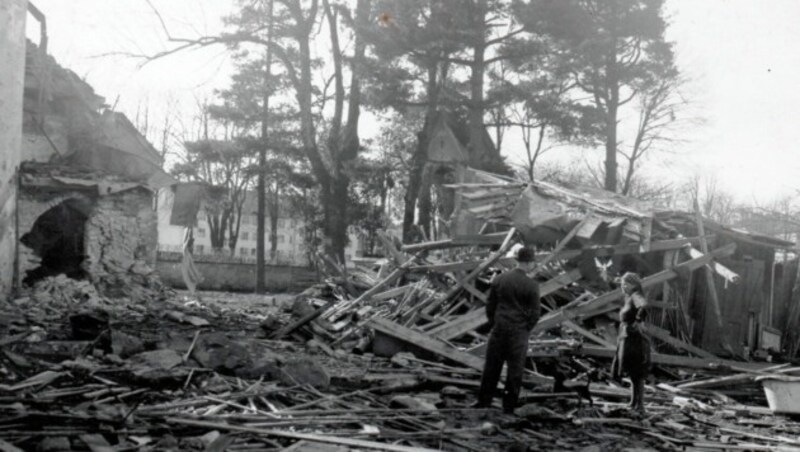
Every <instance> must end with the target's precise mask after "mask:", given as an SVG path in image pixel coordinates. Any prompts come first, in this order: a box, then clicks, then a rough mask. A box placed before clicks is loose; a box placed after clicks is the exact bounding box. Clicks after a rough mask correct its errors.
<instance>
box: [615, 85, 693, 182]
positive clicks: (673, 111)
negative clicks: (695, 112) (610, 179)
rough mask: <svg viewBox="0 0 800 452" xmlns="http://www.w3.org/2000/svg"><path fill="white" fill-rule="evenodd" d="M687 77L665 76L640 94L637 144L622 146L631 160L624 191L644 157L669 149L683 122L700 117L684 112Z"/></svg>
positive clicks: (634, 140)
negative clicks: (626, 148)
mask: <svg viewBox="0 0 800 452" xmlns="http://www.w3.org/2000/svg"><path fill="white" fill-rule="evenodd" d="M685 85H686V79H685V78H683V77H679V76H677V75H675V76H670V77H665V78H662V79H660V80H658V81H657V82H655V84H653V85H652V86H649V87H646V88H642V89H641V91H640V94H639V95H638V124H637V127H636V134H635V136H634V138H633V144H632V145H631V146H630V148H629V149H628V150H625V149H624V147H623V146H619V148H618V150H617V153H618V154H620V155H621V156H623V157H624V158H625V160H626V162H627V170H626V172H625V178H624V179H623V182H622V189H621V190H620V192H621V193H622V194H625V195H627V194H629V193H630V191H631V185H632V183H633V180H634V176H635V174H636V171H637V170H638V169H639V167H640V166H641V162H642V159H643V158H644V157H645V156H647V155H649V154H652V153H653V152H655V151H665V150H667V148H668V147H671V146H674V145H675V144H677V143H678V142H680V141H681V140H680V139H679V138H678V137H677V133H676V132H679V131H680V128H681V126H682V125H684V124H686V123H687V122H693V123H696V122H697V121H696V120H694V119H692V118H689V117H688V115H687V116H683V115H684V113H686V112H687V107H688V106H689V101H688V100H687V98H686V96H684V94H683V87H684V86H685Z"/></svg>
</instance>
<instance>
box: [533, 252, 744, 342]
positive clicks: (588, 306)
mask: <svg viewBox="0 0 800 452" xmlns="http://www.w3.org/2000/svg"><path fill="white" fill-rule="evenodd" d="M735 250H736V244H735V243H730V244H728V245H726V246H723V247H722V248H718V249H716V250H714V251H713V252H711V253H709V254H705V255H703V256H702V257H699V258H697V259H692V260H688V261H686V262H681V263H680V264H678V265H676V266H675V267H673V268H670V269H667V270H662V271H660V272H658V273H656V274H654V275H650V276H648V277H646V278H644V279H642V287H643V288H645V289H646V288H648V287H651V286H654V285H656V284H661V283H663V282H665V281H669V280H671V279H675V278H677V277H678V276H679V275H680V274H681V273H684V272H691V271H694V270H696V269H698V268H700V267H702V266H704V265H705V264H707V263H709V262H711V259H713V258H715V257H720V256H729V255H731V254H733V252H734V251H735ZM621 298H622V290H621V289H615V290H612V291H610V292H606V293H604V294H603V295H600V296H599V297H595V298H593V299H591V300H589V301H586V302H584V303H582V304H580V305H578V306H572V307H568V309H565V308H561V309H559V310H558V311H553V312H550V313H548V314H546V315H544V316H542V318H541V319H539V322H538V323H537V324H536V326H534V327H533V332H534V333H538V332H542V331H547V330H549V329H550V328H554V327H556V326H558V325H559V324H561V322H563V321H564V320H567V319H573V318H575V317H578V316H581V315H585V314H588V313H591V312H592V311H598V310H600V311H601V312H606V310H607V309H606V308H607V307H608V306H609V305H610V304H611V303H613V302H615V301H617V300H619V299H621Z"/></svg>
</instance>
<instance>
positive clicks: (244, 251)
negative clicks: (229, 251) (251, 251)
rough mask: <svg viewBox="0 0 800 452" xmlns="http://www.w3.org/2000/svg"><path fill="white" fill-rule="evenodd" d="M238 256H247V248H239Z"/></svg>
mask: <svg viewBox="0 0 800 452" xmlns="http://www.w3.org/2000/svg"><path fill="white" fill-rule="evenodd" d="M239 256H247V248H239Z"/></svg>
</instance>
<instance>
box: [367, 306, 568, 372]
mask: <svg viewBox="0 0 800 452" xmlns="http://www.w3.org/2000/svg"><path fill="white" fill-rule="evenodd" d="M367 325H368V326H369V327H371V328H372V329H374V330H375V331H378V332H380V333H383V334H385V335H387V336H390V337H393V338H395V339H399V340H401V341H403V342H407V343H409V344H412V345H415V346H417V347H419V348H421V349H423V350H425V351H428V352H431V353H434V354H436V355H437V356H441V357H442V358H445V359H448V360H450V361H455V362H457V363H459V364H461V365H463V366H466V367H469V368H471V369H476V370H479V371H483V364H484V359H483V358H481V357H479V356H475V355H472V354H470V353H467V352H464V351H461V350H459V349H457V348H455V347H453V346H452V345H449V344H447V343H445V342H444V341H441V340H439V339H435V338H433V337H430V336H429V335H427V334H423V333H420V332H418V331H414V330H412V329H410V328H406V327H404V326H402V325H398V324H396V323H394V322H392V321H391V320H387V319H384V318H381V317H375V318H373V319H372V320H370V321H369V323H368V324H367ZM528 377H532V378H534V379H535V380H536V381H535V383H537V384H549V383H552V379H551V378H546V377H543V376H541V375H537V374H533V375H531V374H530V373H529V374H528Z"/></svg>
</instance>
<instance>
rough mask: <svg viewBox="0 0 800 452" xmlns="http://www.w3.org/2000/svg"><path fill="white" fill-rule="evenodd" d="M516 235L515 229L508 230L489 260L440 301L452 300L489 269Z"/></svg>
mask: <svg viewBox="0 0 800 452" xmlns="http://www.w3.org/2000/svg"><path fill="white" fill-rule="evenodd" d="M516 233H517V228H511V229H509V231H508V233H507V234H506V238H505V240H504V241H503V244H502V245H500V248H499V249H498V250H497V251H495V252H494V253H492V254H491V255H490V256H489V258H487V259H486V260H485V261H483V262H481V264H480V265H479V266H478V268H476V269H475V270H472V271H471V272H470V273H469V274H468V275H467V276H465V277H464V278H462V279H461V280H460V281H458V283H457V284H456V285H455V286H453V287H452V288H451V289H450V290H449V291H447V293H446V294H445V295H444V297H442V301H447V300H449V299H450V298H452V297H453V296H454V295H455V294H457V293H458V292H459V291H460V290H461V289H462V288H463V287H464V284H466V283H467V282H470V281H472V280H474V279H475V278H477V277H478V276H479V275H480V274H481V273H483V272H484V271H486V269H487V268H489V266H491V265H492V264H494V263H495V262H496V261H497V260H498V259H500V258H501V257H502V256H503V255H504V254H505V253H506V251H507V250H508V248H509V247H511V244H512V242H513V238H514V235H516Z"/></svg>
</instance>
